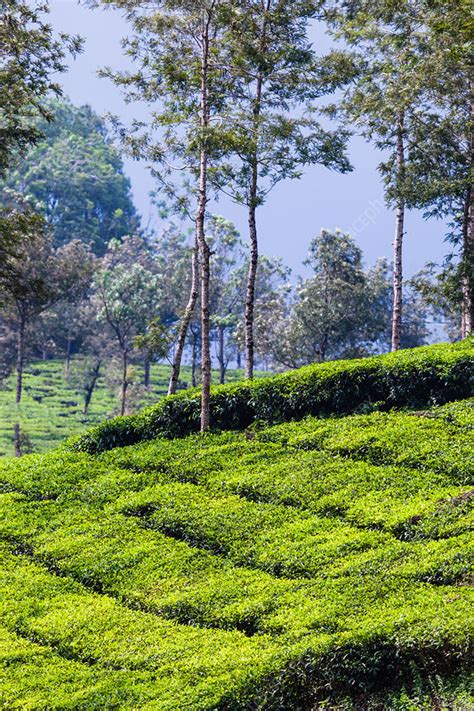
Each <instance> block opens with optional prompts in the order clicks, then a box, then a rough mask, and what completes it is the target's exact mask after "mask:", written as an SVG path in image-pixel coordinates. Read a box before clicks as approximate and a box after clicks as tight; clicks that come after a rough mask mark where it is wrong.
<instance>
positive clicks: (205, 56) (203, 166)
mask: <svg viewBox="0 0 474 711" xmlns="http://www.w3.org/2000/svg"><path fill="white" fill-rule="evenodd" d="M210 20H211V17H210V15H209V14H207V17H206V15H205V16H204V17H203V25H202V38H201V39H202V55H201V148H200V162H199V192H198V202H197V209H196V238H197V243H198V245H199V261H200V269H201V329H202V333H201V337H202V359H201V432H206V431H207V430H208V429H209V426H210V419H211V342H210V318H209V283H210V271H211V270H210V266H211V265H210V256H211V255H210V250H209V245H208V243H207V240H206V234H205V220H206V207H207V168H208V147H207V136H206V132H207V129H208V127H209V86H208V79H209V24H210Z"/></svg>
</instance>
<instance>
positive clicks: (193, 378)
mask: <svg viewBox="0 0 474 711" xmlns="http://www.w3.org/2000/svg"><path fill="white" fill-rule="evenodd" d="M192 334H193V346H192V355H191V384H192V386H193V388H195V387H197V378H196V369H197V350H198V349H197V346H198V334H197V333H195V332H194V331H193V332H192Z"/></svg>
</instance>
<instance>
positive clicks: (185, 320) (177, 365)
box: [168, 238, 199, 395]
mask: <svg viewBox="0 0 474 711" xmlns="http://www.w3.org/2000/svg"><path fill="white" fill-rule="evenodd" d="M198 249H199V246H198V242H197V238H196V239H195V242H194V247H193V253H192V259H191V290H190V292H189V300H188V303H187V306H186V309H185V311H184V314H183V317H182V319H181V323H180V327H179V335H178V342H177V344H176V350H175V354H174V358H173V365H172V367H171V377H170V382H169V386H168V395H174V394H175V393H176V390H177V389H178V382H179V372H180V370H181V361H182V358H183V352H184V346H185V344H186V336H187V334H188V328H189V324H190V323H191V319H192V317H193V313H194V309H195V308H196V301H197V297H198V282H199V260H198Z"/></svg>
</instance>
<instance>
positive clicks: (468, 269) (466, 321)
mask: <svg viewBox="0 0 474 711" xmlns="http://www.w3.org/2000/svg"><path fill="white" fill-rule="evenodd" d="M471 126H474V102H471ZM469 152H470V157H469V161H470V168H471V174H472V171H473V169H474V130H472V129H471V142H470V148H469ZM461 292H462V306H461V338H467V337H468V336H470V335H472V333H473V329H474V185H473V184H472V182H471V184H470V185H469V188H468V193H467V196H466V205H465V210H464V223H463V254H462V275H461Z"/></svg>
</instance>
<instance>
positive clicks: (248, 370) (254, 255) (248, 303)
mask: <svg viewBox="0 0 474 711" xmlns="http://www.w3.org/2000/svg"><path fill="white" fill-rule="evenodd" d="M270 7H271V0H267V2H266V3H265V4H264V3H262V9H263V10H264V15H263V24H262V28H261V40H260V52H261V53H262V54H264V52H265V50H266V44H267V22H268V20H267V17H268V13H269V11H270ZM263 83H264V75H263V72H262V70H261V69H260V70H259V72H258V74H257V83H256V87H255V97H254V102H253V140H254V146H253V150H254V153H253V156H252V172H251V179H250V186H249V188H250V189H249V203H248V207H249V215H248V221H249V239H250V263H249V272H248V276H247V293H246V298H245V377H246V378H248V379H249V380H252V378H253V371H254V362H255V342H254V315H255V282H256V279H257V268H258V235H257V215H256V212H257V205H258V158H259V156H258V141H259V135H260V114H261V110H262V93H263Z"/></svg>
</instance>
